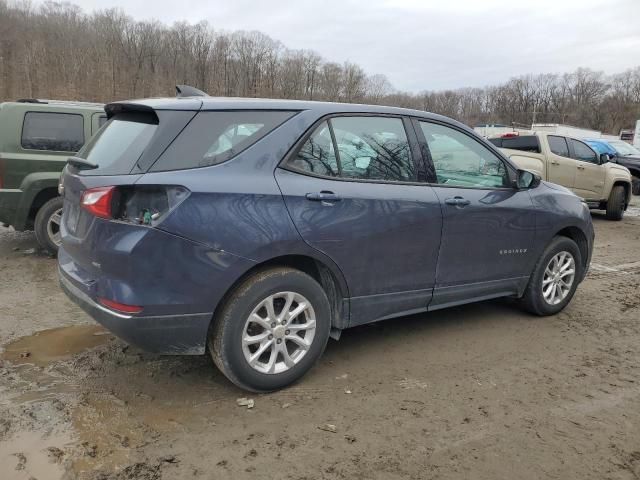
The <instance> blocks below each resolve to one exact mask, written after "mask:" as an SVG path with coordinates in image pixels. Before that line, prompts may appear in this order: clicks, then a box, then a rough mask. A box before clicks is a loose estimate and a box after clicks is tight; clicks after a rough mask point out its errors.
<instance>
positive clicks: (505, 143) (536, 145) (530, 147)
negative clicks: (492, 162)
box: [489, 135, 541, 153]
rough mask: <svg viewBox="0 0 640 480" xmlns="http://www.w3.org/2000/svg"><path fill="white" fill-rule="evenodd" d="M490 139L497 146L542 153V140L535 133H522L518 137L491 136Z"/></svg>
mask: <svg viewBox="0 0 640 480" xmlns="http://www.w3.org/2000/svg"><path fill="white" fill-rule="evenodd" d="M489 141H490V142H491V143H493V144H494V145H495V146H496V147H502V148H510V149H512V150H521V151H524V152H534V153H540V151H541V150H540V142H539V141H538V137H536V136H535V135H522V136H518V137H506V138H490V139H489Z"/></svg>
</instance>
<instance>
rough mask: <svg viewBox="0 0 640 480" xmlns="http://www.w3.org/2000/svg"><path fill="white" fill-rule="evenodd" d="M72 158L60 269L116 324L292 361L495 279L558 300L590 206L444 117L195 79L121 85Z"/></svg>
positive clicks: (550, 307)
mask: <svg viewBox="0 0 640 480" xmlns="http://www.w3.org/2000/svg"><path fill="white" fill-rule="evenodd" d="M106 112H107V117H108V121H107V123H106V124H105V125H104V126H103V127H102V128H101V129H100V130H99V131H98V133H97V134H96V135H95V136H94V137H93V138H92V139H91V140H90V141H89V142H88V143H87V144H86V145H85V146H84V147H83V148H82V150H81V151H80V152H79V153H78V154H77V155H76V156H73V157H70V158H69V160H68V164H67V167H66V168H65V170H64V173H63V176H62V178H61V184H60V190H61V191H62V192H63V196H64V204H63V218H62V223H61V229H60V231H61V238H62V245H61V247H60V250H59V255H58V261H59V271H60V282H61V285H62V288H63V289H64V291H65V292H66V293H67V295H68V296H69V297H70V298H71V299H72V300H74V301H75V302H76V303H78V304H79V305H80V306H81V307H82V308H83V309H84V310H85V311H87V312H88V313H89V314H90V315H91V316H92V317H93V318H94V319H95V320H96V321H98V322H99V323H101V324H102V325H104V326H105V327H106V328H107V329H109V330H110V331H112V332H113V333H114V334H116V335H117V336H119V337H121V338H123V339H124V340H126V341H127V342H129V343H132V344H135V345H138V346H140V347H141V348H143V349H146V350H149V351H152V352H157V353H161V354H189V355H197V354H204V353H206V352H207V351H208V352H209V353H210V354H211V356H212V358H213V360H214V362H215V364H216V365H217V366H218V368H219V369H220V370H221V371H222V372H223V373H224V375H226V376H227V377H228V378H229V380H231V381H232V382H233V383H235V384H236V385H238V386H239V387H241V388H244V389H247V390H252V391H271V390H276V389H279V388H282V387H284V386H286V385H288V384H290V383H291V382H293V381H295V380H297V379H299V378H300V377H301V376H302V375H304V373H305V372H307V371H308V370H309V369H310V368H311V367H312V365H313V364H314V363H315V362H316V361H317V360H318V358H319V357H320V355H321V354H322V352H323V350H324V348H325V346H326V344H327V340H328V338H329V337H330V336H332V337H334V338H337V337H338V336H339V334H340V332H341V331H342V330H343V329H345V328H349V327H353V326H356V325H362V324H365V323H369V322H377V321H380V320H386V319H391V318H396V317H401V316H403V315H408V314H414V313H418V312H427V311H432V310H437V309H441V308H446V307H450V306H454V305H460V304H463V303H469V302H475V301H480V300H486V299H491V298H498V297H512V298H515V299H517V300H516V301H517V302H519V303H520V304H521V305H522V306H523V307H524V308H525V309H527V310H528V311H530V312H532V313H533V314H536V315H553V314H555V313H557V312H559V311H560V310H562V309H563V308H564V307H565V306H566V305H567V304H568V303H569V301H570V300H571V298H572V297H573V295H574V292H575V290H576V287H577V286H578V284H579V283H580V282H581V281H582V280H583V278H584V276H585V275H586V272H587V269H588V266H589V262H590V259H591V251H592V246H593V238H594V232H593V226H592V224H591V217H590V215H589V209H588V207H587V206H586V204H584V203H583V202H582V201H581V199H580V198H579V197H577V196H576V195H574V194H573V193H571V192H570V191H569V190H567V189H565V188H563V187H560V186H558V185H554V184H551V183H547V182H544V181H541V180H540V177H539V176H537V175H536V174H534V173H531V172H528V171H525V170H518V168H517V167H516V166H515V165H514V164H513V163H512V162H511V161H510V160H509V159H508V158H506V157H505V156H504V155H503V154H502V153H501V152H500V151H499V150H498V149H497V148H496V147H495V146H493V145H492V144H490V143H489V142H487V141H485V140H483V139H482V138H480V137H479V136H478V135H476V134H475V133H474V132H473V131H471V130H470V129H469V128H467V127H465V126H464V125H462V124H460V123H458V122H456V121H454V120H451V119H449V118H446V117H442V116H439V115H434V114H429V113H426V112H421V111H414V110H405V109H401V108H390V107H380V106H364V105H349V104H336V103H319V102H299V101H285V100H260V99H231V98H211V97H208V98H207V97H203V98H200V97H183V98H177V99H173V98H172V99H146V100H136V101H124V102H116V103H112V104H109V105H107V107H106Z"/></svg>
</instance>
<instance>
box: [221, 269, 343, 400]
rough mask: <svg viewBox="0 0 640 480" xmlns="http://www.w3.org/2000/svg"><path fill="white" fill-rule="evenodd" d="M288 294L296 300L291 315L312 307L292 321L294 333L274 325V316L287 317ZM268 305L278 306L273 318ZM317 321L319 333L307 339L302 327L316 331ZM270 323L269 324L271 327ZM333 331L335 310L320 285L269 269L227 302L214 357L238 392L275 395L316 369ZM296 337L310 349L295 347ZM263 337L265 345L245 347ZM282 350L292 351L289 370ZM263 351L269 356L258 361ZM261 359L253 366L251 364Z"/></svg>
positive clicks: (295, 274) (302, 275) (300, 275)
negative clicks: (270, 393) (261, 350)
mask: <svg viewBox="0 0 640 480" xmlns="http://www.w3.org/2000/svg"><path fill="white" fill-rule="evenodd" d="M289 293H292V294H293V296H291V301H290V303H289V305H290V307H289V308H288V310H287V311H288V312H294V311H295V310H296V309H298V308H302V305H303V304H309V305H310V307H311V308H310V309H309V308H307V309H305V310H304V312H303V313H300V314H298V315H297V316H296V317H293V318H291V320H290V321H291V323H289V324H288V326H289V327H291V330H289V329H287V328H286V326H285V325H286V323H285V324H283V325H279V324H277V323H276V322H277V320H276V322H272V320H273V314H275V316H276V317H280V316H281V315H282V312H284V310H285V306H286V304H287V303H286V302H287V301H288V299H289V296H288V295H287V294H289ZM296 295H297V296H296ZM269 299H271V300H269ZM305 301H306V302H305ZM269 303H270V304H271V305H273V310H272V314H269V312H268V311H267V306H268V305H269ZM254 313H255V314H256V315H257V317H259V320H258V319H257V318H256V316H255V315H253V314H254ZM250 317H251V319H252V320H251V321H250V320H249V318H250ZM314 317H315V328H313V329H312V328H308V329H307V330H304V333H303V329H302V327H304V326H305V325H312V324H313V323H312V322H311V321H310V320H312V319H313V318H314ZM267 318H269V319H270V320H269V321H268V322H267V321H266V319H267ZM253 320H258V321H253ZM265 324H266V325H265ZM274 325H276V327H275V328H274V327H273V326H274ZM265 326H266V327H269V328H265ZM294 328H295V330H296V331H295V332H294ZM330 329H331V307H330V304H329V300H328V298H327V295H326V293H325V291H324V290H323V289H322V287H321V286H320V285H319V284H318V282H316V281H315V280H314V279H313V278H312V277H310V276H309V275H307V274H306V273H303V272H301V271H299V270H295V269H292V268H286V267H278V268H270V269H267V270H263V271H260V272H257V273H255V274H254V275H252V276H251V277H249V278H248V279H247V280H245V281H244V282H243V283H242V284H240V285H239V286H238V287H237V288H236V289H235V290H234V291H233V292H232V293H231V294H230V295H229V296H228V297H227V299H226V301H225V302H224V304H223V307H222V309H221V310H220V311H219V313H218V314H216V317H215V318H214V319H213V325H212V328H211V329H210V333H209V351H210V353H211V357H212V358H213V361H214V363H215V364H216V366H217V367H218V369H220V371H221V372H222V373H223V374H224V375H225V376H226V377H227V378H228V379H229V380H231V381H232V382H233V383H234V384H236V385H237V386H238V387H240V388H242V389H245V390H250V391H254V392H270V391H273V390H278V389H280V388H283V387H285V386H287V385H289V384H291V383H293V382H295V381H296V380H298V379H299V378H301V377H302V376H303V375H304V374H305V373H306V372H307V371H308V370H309V369H310V368H311V367H312V366H313V365H314V364H315V363H316V361H317V360H318V359H319V358H320V356H321V355H322V352H323V351H324V349H325V347H326V345H327V341H328V339H329V331H330ZM269 335H270V336H269ZM293 335H295V336H298V338H299V339H300V337H301V336H302V337H303V338H302V342H304V343H310V345H309V346H308V347H307V348H306V349H305V348H303V347H302V346H301V343H300V341H291V338H292V336H293ZM264 336H266V337H265V338H263V340H262V341H261V342H260V343H256V342H254V343H250V344H245V342H244V339H245V338H247V337H255V338H258V337H264ZM305 339H306V340H305ZM309 339H310V340H309ZM294 340H295V339H294ZM276 342H278V343H276ZM265 345H270V346H269V347H265ZM283 347H284V348H285V349H286V350H287V357H288V362H289V364H287V363H286V362H285V355H284V353H283V351H282V348H283ZM264 348H266V349H264ZM260 349H263V352H264V353H262V354H260V355H258V354H259V352H258V350H260ZM274 352H275V353H274ZM301 352H304V353H301ZM273 355H275V359H274V360H272V357H273ZM256 356H258V358H256V359H255V360H253V362H254V363H253V366H252V364H250V360H251V359H253V358H255V357H256ZM294 361H295V363H292V362H294Z"/></svg>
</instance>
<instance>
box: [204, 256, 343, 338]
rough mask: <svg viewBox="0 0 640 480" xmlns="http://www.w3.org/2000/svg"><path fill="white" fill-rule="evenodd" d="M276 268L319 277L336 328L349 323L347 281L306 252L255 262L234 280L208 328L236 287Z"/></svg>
mask: <svg viewBox="0 0 640 480" xmlns="http://www.w3.org/2000/svg"><path fill="white" fill-rule="evenodd" d="M273 267H290V268H294V269H296V270H300V271H302V272H304V273H306V274H307V275H309V276H310V277H312V278H313V279H314V280H316V281H317V282H318V283H319V284H320V285H321V286H322V288H323V289H324V291H325V293H326V294H327V297H328V298H329V303H330V304H331V326H332V327H333V328H337V329H344V328H346V327H347V326H348V323H349V303H348V300H347V299H348V297H349V291H348V287H347V283H346V281H345V279H344V277H343V275H342V272H340V271H339V270H338V269H337V267H336V266H332V265H330V264H329V263H328V262H325V261H323V260H321V259H318V258H316V257H313V256H311V255H305V254H291V255H281V256H277V257H273V258H270V259H268V260H264V261H262V262H259V263H256V264H255V265H253V266H252V267H251V268H249V269H248V270H246V271H245V272H244V273H243V274H242V275H240V276H239V277H238V278H237V279H236V281H235V282H233V284H232V285H231V286H230V287H229V288H228V289H227V291H226V293H225V294H224V296H223V297H222V298H221V300H220V301H219V302H218V304H217V306H216V308H215V310H214V312H213V317H212V320H211V325H210V326H209V331H211V328H212V326H213V322H214V321H215V319H216V318H217V316H218V313H219V312H220V310H221V309H222V308H224V305H225V303H226V302H227V298H228V297H229V296H230V295H231V294H232V293H233V292H234V291H235V289H236V288H237V287H238V286H239V285H240V284H241V283H242V282H244V281H245V280H246V279H247V278H249V277H251V276H252V275H254V274H255V273H257V272H259V271H261V270H265V269H269V268H273Z"/></svg>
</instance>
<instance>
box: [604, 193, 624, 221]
mask: <svg viewBox="0 0 640 480" xmlns="http://www.w3.org/2000/svg"><path fill="white" fill-rule="evenodd" d="M625 200H626V194H625V191H624V187H623V186H622V185H616V186H615V187H613V188H612V189H611V193H610V194H609V200H608V201H607V218H608V219H609V220H622V216H623V215H624V204H625Z"/></svg>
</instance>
